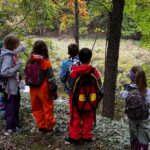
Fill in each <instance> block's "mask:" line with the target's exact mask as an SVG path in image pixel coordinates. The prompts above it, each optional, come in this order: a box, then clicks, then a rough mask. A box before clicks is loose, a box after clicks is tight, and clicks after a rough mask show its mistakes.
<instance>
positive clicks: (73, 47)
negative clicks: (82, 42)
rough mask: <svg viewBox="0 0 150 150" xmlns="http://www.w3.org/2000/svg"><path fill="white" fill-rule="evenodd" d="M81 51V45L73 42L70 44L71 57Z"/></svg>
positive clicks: (69, 52)
mask: <svg viewBox="0 0 150 150" xmlns="http://www.w3.org/2000/svg"><path fill="white" fill-rule="evenodd" d="M78 52H79V45H78V44H75V43H72V44H69V46H68V54H69V55H70V57H72V58H74V57H75V56H76V55H77V54H78Z"/></svg>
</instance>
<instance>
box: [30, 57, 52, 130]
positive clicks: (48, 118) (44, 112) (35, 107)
mask: <svg viewBox="0 0 150 150" xmlns="http://www.w3.org/2000/svg"><path fill="white" fill-rule="evenodd" d="M34 59H36V58H34ZM40 65H41V68H42V69H43V70H47V69H48V68H51V63H50V61H49V60H45V59H42V61H40ZM50 92H51V90H50V88H49V83H48V79H47V78H46V77H45V79H44V81H43V83H42V84H41V86H40V87H30V96H31V105H32V113H33V115H34V117H35V120H36V122H37V127H38V128H47V129H53V127H54V126H55V118H54V113H53V107H54V104H53V98H49V97H50V94H51V93H50Z"/></svg>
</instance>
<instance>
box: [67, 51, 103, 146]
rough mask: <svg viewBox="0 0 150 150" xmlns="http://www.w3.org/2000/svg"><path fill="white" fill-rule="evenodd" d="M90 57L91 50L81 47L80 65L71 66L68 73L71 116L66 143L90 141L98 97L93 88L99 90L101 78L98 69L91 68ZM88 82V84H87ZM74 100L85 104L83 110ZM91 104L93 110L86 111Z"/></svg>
mask: <svg viewBox="0 0 150 150" xmlns="http://www.w3.org/2000/svg"><path fill="white" fill-rule="evenodd" d="M91 57H92V51H91V50H90V49H88V48H82V49H81V50H80V51H79V60H80V62H81V65H80V66H73V68H72V71H71V73H70V75H69V79H68V83H69V87H70V89H71V91H70V94H69V96H70V116H71V118H70V122H69V133H68V136H66V137H65V142H66V143H75V144H78V143H79V142H80V140H82V141H83V142H91V141H92V127H93V122H94V121H95V120H94V119H95V112H96V107H97V103H95V102H96V101H95V100H97V99H96V98H97V97H99V95H97V94H95V90H97V89H99V90H100V87H101V79H100V75H99V73H98V71H97V70H96V69H95V68H93V67H92V65H91V64H90V60H91ZM89 74H90V75H91V76H90V75H89ZM86 75H88V76H90V77H91V78H92V77H93V76H94V78H95V80H94V81H95V82H96V83H91V82H90V81H91V79H90V77H87V78H86ZM82 77H83V78H82ZM78 79H79V80H80V79H81V80H80V82H78V81H79V80H78ZM92 81H93V78H92ZM80 83H81V84H80ZM82 83H83V84H85V88H84V87H83V88H82ZM88 84H89V85H90V86H88ZM93 84H97V86H96V88H97V89H94V88H93V86H95V85H93ZM77 85H78V86H77ZM75 86H76V88H75ZM89 88H90V89H89ZM93 89H94V90H93ZM80 92H81V93H80ZM98 92H99V91H98ZM77 93H78V94H77ZM86 93H87V95H86ZM76 94H77V99H76V98H75V97H76ZM98 94H99V93H98ZM86 96H87V97H86ZM87 98H88V101H86V102H85V103H84V101H85V99H86V100H87ZM76 100H77V101H78V102H77V103H78V104H79V103H82V102H83V103H84V104H83V105H84V106H85V107H84V109H86V110H85V112H83V111H84V109H83V107H82V108H81V105H82V104H81V105H80V104H79V106H77V105H76V104H77V103H76V102H75V101H76ZM89 101H90V102H89ZM95 104H96V106H95ZM83 105H82V106H83ZM91 105H93V107H95V109H94V110H93V111H88V110H90V109H91ZM82 110H83V111H82Z"/></svg>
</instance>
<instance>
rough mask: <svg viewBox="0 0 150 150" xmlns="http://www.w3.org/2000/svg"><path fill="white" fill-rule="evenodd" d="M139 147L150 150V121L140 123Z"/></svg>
mask: <svg viewBox="0 0 150 150" xmlns="http://www.w3.org/2000/svg"><path fill="white" fill-rule="evenodd" d="M138 139H139V147H140V148H143V150H148V143H149V141H150V120H147V121H140V122H139V127H138Z"/></svg>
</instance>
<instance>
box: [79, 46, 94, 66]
mask: <svg viewBox="0 0 150 150" xmlns="http://www.w3.org/2000/svg"><path fill="white" fill-rule="evenodd" d="M91 58H92V51H91V50H90V49H89V48H82V49H81V50H80V51H79V60H80V61H81V63H83V64H85V63H89V62H90V60H91Z"/></svg>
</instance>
